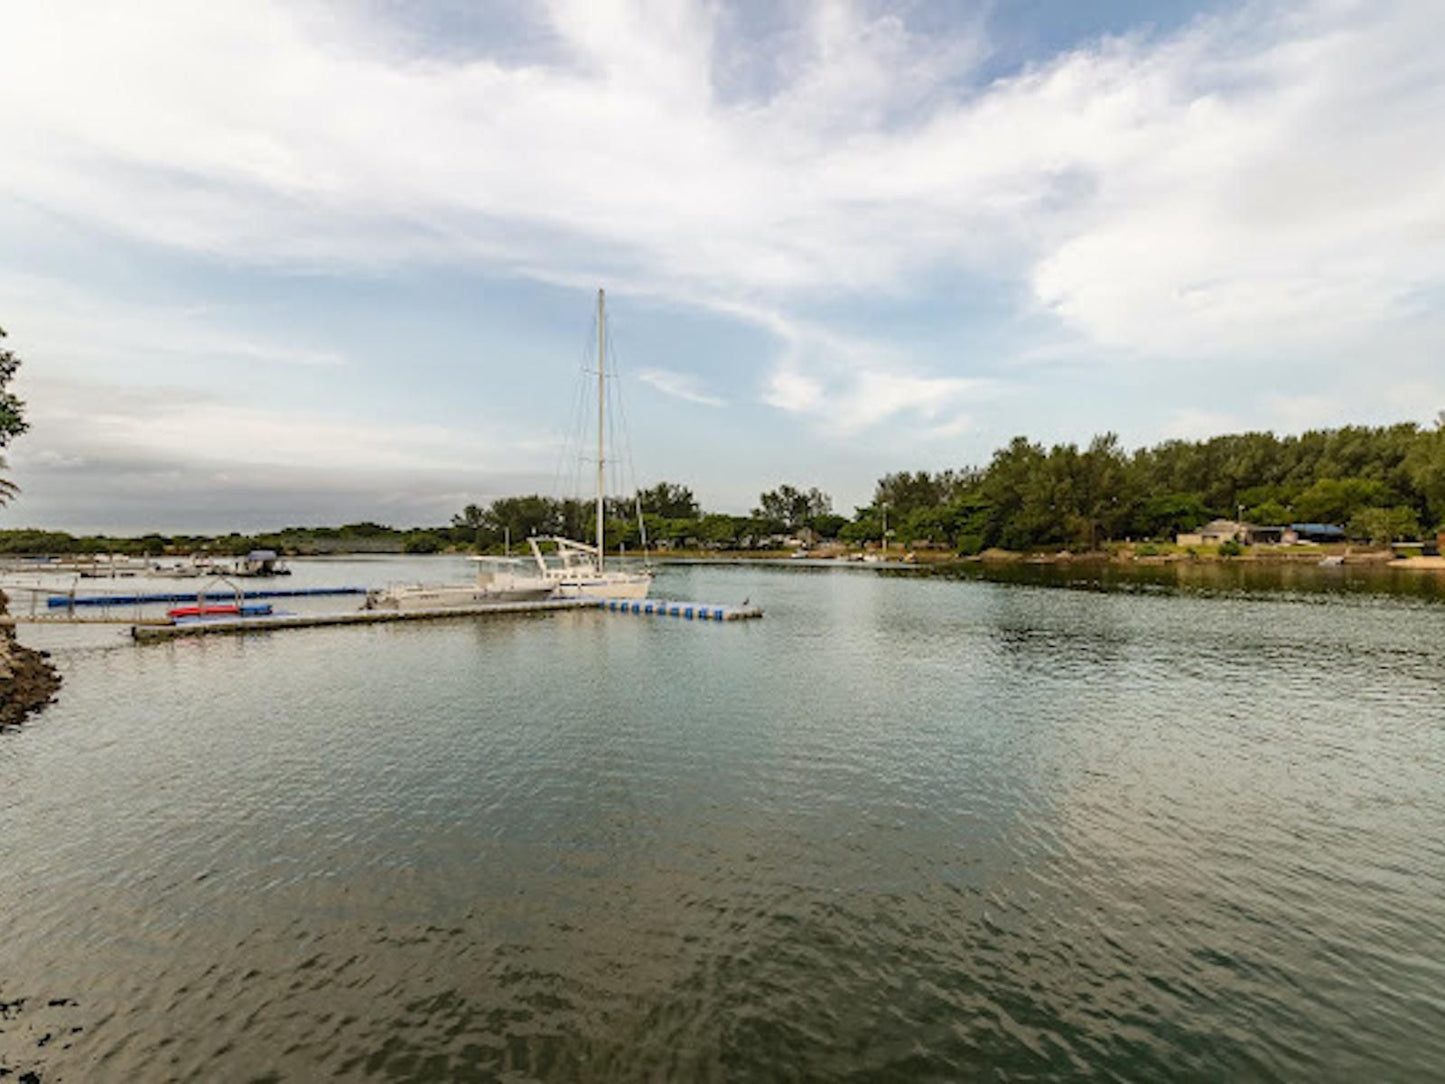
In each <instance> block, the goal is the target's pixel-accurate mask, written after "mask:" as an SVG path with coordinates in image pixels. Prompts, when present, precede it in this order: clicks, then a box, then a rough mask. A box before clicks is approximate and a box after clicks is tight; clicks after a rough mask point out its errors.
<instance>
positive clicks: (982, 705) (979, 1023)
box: [0, 560, 1445, 1081]
mask: <svg viewBox="0 0 1445 1084" xmlns="http://www.w3.org/2000/svg"><path fill="white" fill-rule="evenodd" d="M415 569H422V570H425V572H426V573H428V574H429V575H430V576H431V577H433V578H435V577H436V575H437V574H438V573H439V572H440V573H444V574H445V575H447V576H460V575H461V569H462V566H461V565H460V563H459V562H454V561H452V562H448V561H446V560H433V561H430V562H412V563H409V564H407V563H399V562H392V563H387V562H364V561H363V562H351V563H346V562H330V563H320V562H318V563H315V564H308V565H305V566H303V567H302V568H301V569H300V570H299V573H298V575H297V576H296V577H293V581H292V582H293V584H294V583H296V582H304V581H307V580H310V581H312V582H323V581H324V582H331V583H346V582H358V581H359V582H362V583H368V582H369V583H378V582H381V581H384V580H386V579H397V578H414V576H413V571H414V570H415ZM1012 575H1014V578H1016V579H1025V580H1027V579H1029V578H1030V577H1032V580H1033V581H1034V582H1014V583H999V582H989V581H987V580H981V579H953V578H947V577H938V576H903V575H889V574H878V573H876V572H873V571H863V570H845V569H836V570H821V569H820V570H810V569H779V568H768V567H749V568H700V567H674V568H669V569H667V570H665V571H664V572H663V574H662V575H661V576H660V577H659V580H658V583H657V586H656V591H655V594H656V595H658V596H661V597H672V598H692V599H698V600H705V601H709V602H740V601H742V599H743V598H744V597H750V598H751V600H752V601H753V602H754V603H758V604H761V605H763V606H764V607H765V608H766V610H767V617H766V618H765V619H764V620H763V621H760V622H748V623H728V624H717V623H708V624H698V623H689V622H685V621H680V620H675V619H657V618H652V619H648V618H641V617H630V616H619V615H608V614H604V613H597V612H586V613H582V612H567V613H557V614H552V615H547V616H536V617H524V618H494V619H489V620H480V621H478V620H455V621H447V622H441V623H435V624H430V623H429V624H405V625H388V626H376V627H365V628H335V629H316V630H307V631H293V632H286V633H276V634H270V635H264V636H253V637H248V638H244V639H242V638H229V637H217V638H208V639H201V640H187V641H179V642H174V643H170V644H163V645H150V646H145V647H138V646H134V645H132V644H130V643H129V642H128V641H126V640H125V639H123V638H122V635H121V634H120V633H119V632H117V631H115V630H100V631H96V630H82V631H78V632H60V631H54V630H43V631H42V632H41V633H36V634H34V635H31V636H30V637H29V639H31V640H32V641H35V640H40V639H42V638H44V637H48V638H49V639H48V641H46V642H47V643H48V644H49V645H50V646H51V647H52V648H53V650H55V652H56V657H57V660H58V662H59V663H60V665H61V667H62V669H63V671H64V675H65V686H64V689H63V691H62V694H61V699H60V701H59V702H58V703H57V704H55V705H54V706H53V707H51V708H50V709H49V710H47V711H46V712H45V713H44V715H43V716H41V717H40V718H39V719H37V720H35V721H34V722H33V723H31V724H29V725H28V726H26V727H25V728H23V729H21V730H19V731H16V732H11V733H7V734H3V735H0V923H3V927H0V1002H4V1003H5V1004H4V1005H3V1007H0V1067H3V1068H5V1069H9V1070H10V1071H11V1072H12V1073H14V1074H15V1075H17V1076H18V1075H19V1074H20V1073H22V1072H27V1071H28V1072H34V1073H36V1074H38V1079H40V1080H41V1081H59V1080H65V1081H107V1080H116V1081H132V1080H144V1081H165V1080H207V1081H209V1080H227V1081H229V1080H311V1079H318V1078H326V1077H337V1078H343V1079H375V1080H387V1081H408V1080H529V1079H544V1080H576V1079H587V1080H612V1079H615V1080H639V1079H651V1080H719V1081H722V1080H728V1081H736V1080H799V1079H809V1080H813V1079H858V1080H888V1079H897V1080H927V1079H936V1080H958V1079H964V1080H968V1079H977V1080H1045V1079H1073V1078H1097V1079H1118V1080H1162V1079H1171V1080H1222V1079H1249V1080H1301V1081H1303V1080H1311V1081H1313V1080H1340V1081H1347V1080H1419V1079H1427V1078H1434V1079H1439V1078H1440V1077H1441V1076H1442V1075H1445V604H1442V603H1441V601H1440V600H1439V599H1438V598H1437V597H1436V596H1437V594H1438V592H1437V591H1436V590H1435V588H1434V587H1433V586H1424V585H1423V584H1425V582H1426V581H1415V584H1416V586H1415V587H1412V588H1409V589H1405V590H1401V589H1398V588H1399V585H1398V584H1397V585H1395V586H1396V588H1397V589H1396V590H1394V591H1391V590H1362V589H1360V588H1361V582H1360V581H1359V580H1357V579H1351V578H1349V577H1344V576H1340V577H1338V578H1336V579H1334V580H1331V579H1329V578H1327V574H1326V572H1325V571H1324V570H1321V572H1320V573H1319V574H1318V575H1316V576H1314V577H1313V578H1308V577H1307V578H1306V579H1305V580H1303V581H1301V580H1299V576H1300V575H1302V574H1300V573H1290V574H1289V575H1292V576H1295V577H1296V582H1289V583H1287V582H1283V581H1267V582H1253V581H1251V582H1246V580H1244V579H1238V578H1236V579H1235V580H1228V579H1227V578H1226V579H1224V580H1219V579H1218V577H1217V576H1216V579H1215V581H1213V582H1203V583H1197V582H1196V583H1183V584H1181V583H1179V582H1178V581H1177V580H1176V581H1169V580H1168V578H1167V577H1163V578H1161V577H1162V574H1160V575H1155V574H1152V573H1151V574H1149V575H1146V576H1143V577H1142V578H1137V579H1134V580H1130V581H1127V582H1118V583H1113V584H1112V585H1107V586H1113V587H1121V588H1125V589H1122V590H1099V589H1095V590H1067V589H1060V588H1059V587H1057V586H1054V587H1050V586H1043V585H1042V583H1043V581H1046V580H1049V579H1050V578H1052V579H1053V580H1056V581H1060V582H1067V583H1073V585H1074V586H1085V587H1094V588H1099V587H1102V586H1106V585H1103V584H1101V583H1099V582H1089V581H1088V580H1087V578H1085V580H1083V581H1081V580H1080V578H1079V576H1078V575H1077V574H1075V573H1071V572H1070V573H1057V572H1031V573H1027V574H1024V573H1015V574H1012ZM1220 575H1223V574H1220ZM1434 582H1435V581H1433V580H1432V581H1428V583H1429V584H1433V583H1434ZM127 586H129V585H127ZM1365 586H1366V587H1368V586H1370V585H1369V584H1366V585H1365ZM1374 586H1375V587H1379V586H1380V585H1379V584H1378V583H1377V584H1374ZM1385 586H1386V587H1388V586H1389V585H1385ZM331 604H332V605H336V603H335V602H333V603H331Z"/></svg>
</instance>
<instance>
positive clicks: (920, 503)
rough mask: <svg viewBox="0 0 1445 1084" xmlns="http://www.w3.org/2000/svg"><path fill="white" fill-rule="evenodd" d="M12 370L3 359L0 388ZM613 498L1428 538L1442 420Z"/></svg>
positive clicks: (271, 543)
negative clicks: (862, 485) (1225, 523)
mask: <svg viewBox="0 0 1445 1084" xmlns="http://www.w3.org/2000/svg"><path fill="white" fill-rule="evenodd" d="M9 364H10V359H8V358H5V359H0V391H3V390H4V383H5V381H4V377H5V376H6V375H8V374H7V373H6V372H5V371H4V370H5V366H6V365H9ZM13 410H14V407H13V406H12V404H11V403H10V402H9V401H8V400H5V399H4V398H3V397H0V437H4V438H6V439H8V436H9V435H13V433H14V432H15V431H16V430H15V429H14V426H15V425H16V423H17V422H19V424H20V425H21V426H22V427H23V422H20V420H19V417H18V415H16V414H7V411H13ZM6 430H8V432H6ZM3 447H4V440H3V439H0V448H3ZM0 495H3V494H0ZM605 503H606V506H605V519H606V540H607V545H608V548H609V549H613V550H616V549H622V548H625V549H628V550H633V551H636V550H638V549H641V548H642V546H643V544H644V540H645V541H647V542H648V543H651V544H654V545H655V544H658V543H662V544H666V545H671V546H674V547H698V548H708V549H753V548H773V547H776V546H779V545H783V544H788V543H790V542H791V541H798V540H801V541H809V542H811V541H814V540H820V541H826V540H838V541H840V542H844V543H848V544H852V545H861V544H866V543H870V542H872V543H876V542H878V541H879V540H881V539H882V538H883V537H884V534H885V531H886V532H887V535H888V537H889V538H890V539H891V540H893V541H895V542H900V543H903V544H906V545H920V544H931V545H934V546H938V547H945V548H948V549H951V550H954V551H956V552H959V553H961V554H972V553H977V552H979V551H981V550H984V549H989V548H994V547H997V548H1001V549H1008V550H1028V549H1039V548H1050V547H1052V548H1058V547H1069V548H1072V549H1093V548H1098V547H1100V546H1103V545H1105V544H1107V543H1109V542H1115V541H1120V540H1125V539H1132V540H1145V539H1172V538H1173V537H1174V535H1176V534H1178V533H1179V532H1183V531H1191V530H1194V529H1196V528H1198V527H1199V526H1200V525H1202V524H1204V523H1206V522H1207V521H1209V520H1211V519H1214V518H1219V517H1224V518H1231V519H1233V518H1242V519H1244V520H1247V521H1249V522H1252V523H1256V524H1259V525H1261V526H1278V525H1285V524H1289V523H1298V522H1310V523H1332V524H1336V525H1339V526H1341V527H1344V528H1345V529H1346V532H1347V534H1348V535H1349V536H1350V537H1351V538H1354V539H1358V540H1362V541H1363V540H1370V541H1375V542H1388V541H1396V540H1401V539H1415V538H1422V537H1433V535H1434V534H1435V533H1436V532H1437V531H1439V530H1440V529H1442V527H1445V416H1442V418H1441V420H1440V422H1439V423H1438V424H1436V425H1434V426H1431V427H1422V426H1419V425H1416V424H1414V423H1402V424H1399V425H1390V426H1379V427H1368V426H1348V427H1345V428H1342V429H1321V430H1311V431H1309V432H1306V433H1302V434H1299V435H1298V436H1283V437H1280V436H1276V435H1274V434H1273V433H1268V432H1265V433H1258V432H1256V433H1239V434H1231V435H1227V436H1218V437H1213V438H1210V439H1207V440H1199V441H1186V440H1171V441H1166V442H1164V443H1161V444H1156V445H1154V446H1152V447H1146V448H1139V449H1136V450H1134V451H1129V450H1126V449H1125V448H1124V447H1123V446H1122V445H1121V444H1120V442H1119V440H1118V438H1117V437H1116V436H1115V435H1114V434H1112V433H1106V434H1103V435H1101V436H1097V437H1095V438H1094V439H1093V440H1091V441H1090V442H1089V443H1088V444H1087V445H1084V446H1082V447H1080V446H1079V445H1076V444H1072V443H1063V444H1054V445H1051V446H1045V445H1043V444H1041V443H1038V442H1035V441H1030V440H1029V439H1027V438H1026V437H1016V438H1014V439H1013V440H1012V441H1010V442H1009V443H1008V444H1007V445H1005V446H1004V447H1002V448H1000V449H998V450H997V451H995V452H994V453H993V455H992V457H991V458H990V459H989V461H988V463H987V464H985V465H984V466H981V467H964V468H959V469H953V470H942V471H932V472H931V471H899V472H896V473H892V474H887V475H884V476H883V477H881V478H879V479H878V481H877V483H876V485H875V487H874V493H873V498H872V500H871V502H870V503H869V504H867V505H865V506H863V507H860V508H856V509H854V512H853V515H851V516H847V515H842V514H839V513H837V512H836V511H834V508H833V502H832V499H831V498H830V497H829V496H828V494H826V493H824V492H822V491H821V490H819V489H817V488H816V487H813V488H809V487H803V486H795V485H792V484H784V485H779V486H777V487H776V488H774V489H771V490H768V491H766V492H763V493H761V494H759V497H758V501H757V505H756V507H754V508H753V509H752V510H751V511H750V512H749V513H748V514H746V515H731V514H727V513H721V512H708V511H706V510H704V509H703V508H702V506H701V505H700V504H699V502H698V500H697V499H696V497H695V496H694V494H693V492H692V490H691V489H689V488H688V487H687V486H685V485H681V484H678V483H674V482H659V483H658V484H656V485H654V486H652V487H650V488H647V489H642V490H640V491H638V492H637V493H635V494H632V495H631V496H627V497H622V496H617V497H612V498H609V499H608V500H607V501H606V502H605ZM594 515H595V510H594V505H593V504H592V502H590V501H581V500H567V499H560V500H559V499H557V498H553V497H547V496H543V495H540V494H528V495H523V496H508V497H501V498H498V499H497V500H494V501H492V502H491V503H489V504H486V505H479V504H470V505H468V506H467V507H465V508H464V509H462V511H461V512H459V513H458V514H456V515H455V516H453V517H452V520H451V523H450V524H447V525H445V526H436V527H427V528H394V527H389V526H386V525H383V524H376V523H354V524H348V525H346V526H343V527H288V528H285V529H283V530H281V531H277V532H267V533H263V534H254V535H242V534H235V533H233V534H230V535H224V536H220V537H213V536H202V535H185V536H162V535H158V534H153V535H147V536H143V537H141V538H111V537H106V536H91V537H88V538H75V537H73V536H71V535H68V534H64V533H62V532H53V531H3V532H0V552H5V553H87V552H97V553H99V552H119V553H163V552H194V551H197V550H211V551H213V552H220V553H244V552H246V551H247V550H249V549H253V548H269V549H277V550H280V551H282V552H285V553H301V554H304V553H317V552H328V551H347V550H357V549H378V550H389V551H392V552H410V553H432V552H437V551H441V550H447V549H479V550H483V551H487V552H501V551H502V550H503V549H504V548H506V546H507V545H508V543H510V544H511V546H512V547H514V548H520V547H522V546H524V545H525V540H526V538H527V537H529V536H531V535H551V534H557V535H563V536H565V537H570V538H577V539H583V540H590V539H591V538H592V536H593V533H594V531H595V527H594V525H593V521H594Z"/></svg>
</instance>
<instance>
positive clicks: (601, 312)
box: [597, 290, 607, 572]
mask: <svg viewBox="0 0 1445 1084" xmlns="http://www.w3.org/2000/svg"><path fill="white" fill-rule="evenodd" d="M606 306H607V302H606V300H605V299H604V297H603V294H602V291H601V290H598V291H597V571H598V572H601V571H602V561H603V555H602V551H603V549H604V548H605V547H604V545H603V541H604V538H603V533H602V531H603V517H602V490H603V487H604V486H605V485H606V484H607V476H606V474H605V473H604V467H603V459H602V453H603V451H604V450H605V449H604V447H603V442H602V441H603V424H604V421H603V404H604V403H605V402H606V401H607V385H606V383H605V382H604V381H605V377H604V376H603V371H604V370H605V369H606V367H607V365H606V359H607V307H606Z"/></svg>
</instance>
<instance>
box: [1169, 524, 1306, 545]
mask: <svg viewBox="0 0 1445 1084" xmlns="http://www.w3.org/2000/svg"><path fill="white" fill-rule="evenodd" d="M1284 534H1285V529H1284V528H1283V527H1261V526H1259V525H1258V524H1254V523H1243V522H1241V521H1239V520H1233V519H1215V520H1210V521H1209V522H1208V523H1206V524H1205V525H1204V526H1203V527H1201V528H1199V530H1198V531H1194V532H1192V533H1188V534H1181V535H1178V536H1176V538H1175V541H1176V542H1177V543H1178V544H1179V545H1181V546H1217V545H1219V544H1220V543H1221V542H1243V543H1246V544H1255V543H1263V544H1274V543H1277V542H1281V541H1283V540H1284Z"/></svg>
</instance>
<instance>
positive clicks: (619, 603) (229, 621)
mask: <svg viewBox="0 0 1445 1084" xmlns="http://www.w3.org/2000/svg"><path fill="white" fill-rule="evenodd" d="M554 610H603V611H605V612H608V613H628V614H639V615H646V616H649V617H680V618H682V619H684V620H687V621H743V620H747V619H750V618H758V617H762V616H763V611H762V609H761V608H760V607H757V606H713V605H708V604H704V603H700V602H665V601H663V600H661V599H657V600H652V601H643V600H638V601H633V600H631V599H605V598H601V599H599V598H560V599H544V600H542V601H539V602H497V603H492V604H490V605H487V606H449V607H447V608H446V609H436V610H352V611H350V612H348V613H335V614H276V615H274V616H271V617H236V618H218V619H215V620H205V621H186V622H184V623H182V624H165V625H157V624H144V623H142V624H135V623H133V624H132V626H131V630H130V632H131V636H132V637H134V638H135V639H136V640H139V641H143V642H144V641H154V640H173V639H175V638H177V637H180V636H205V635H210V634H220V633H233V634H234V633H245V632H271V631H274V630H279V629H307V628H319V627H323V626H328V625H380V624H385V623H388V622H392V621H437V620H442V619H444V618H461V617H495V616H502V615H506V614H533V613H550V612H552V611H554Z"/></svg>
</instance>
